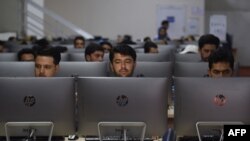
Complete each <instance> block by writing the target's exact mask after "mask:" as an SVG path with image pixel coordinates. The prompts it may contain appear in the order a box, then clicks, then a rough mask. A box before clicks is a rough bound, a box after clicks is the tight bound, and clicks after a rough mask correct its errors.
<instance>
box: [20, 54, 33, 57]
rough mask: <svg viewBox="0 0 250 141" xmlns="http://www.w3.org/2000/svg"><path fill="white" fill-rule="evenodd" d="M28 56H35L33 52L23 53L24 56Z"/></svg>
mask: <svg viewBox="0 0 250 141" xmlns="http://www.w3.org/2000/svg"><path fill="white" fill-rule="evenodd" d="M24 56H25V57H26V56H34V55H33V54H32V53H24V54H22V57H24Z"/></svg>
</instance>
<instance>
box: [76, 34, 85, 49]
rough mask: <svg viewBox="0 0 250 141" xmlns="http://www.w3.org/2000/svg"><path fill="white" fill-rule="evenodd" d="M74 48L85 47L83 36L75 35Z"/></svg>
mask: <svg viewBox="0 0 250 141" xmlns="http://www.w3.org/2000/svg"><path fill="white" fill-rule="evenodd" d="M74 48H85V38H84V37H83V36H76V37H75V39H74Z"/></svg>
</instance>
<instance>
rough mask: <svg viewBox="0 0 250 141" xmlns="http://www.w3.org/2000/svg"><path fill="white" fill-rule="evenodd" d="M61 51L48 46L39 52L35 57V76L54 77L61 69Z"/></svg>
mask: <svg viewBox="0 0 250 141" xmlns="http://www.w3.org/2000/svg"><path fill="white" fill-rule="evenodd" d="M60 60H61V55H60V52H58V51H57V50H56V49H55V48H46V49H43V50H40V51H38V52H37V54H36V57H35V76H36V77H53V76H55V75H56V73H57V72H58V70H59V62H60Z"/></svg>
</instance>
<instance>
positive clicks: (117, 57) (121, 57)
mask: <svg viewBox="0 0 250 141" xmlns="http://www.w3.org/2000/svg"><path fill="white" fill-rule="evenodd" d="M127 59H129V60H133V58H132V56H130V55H123V54H121V53H115V54H114V60H127Z"/></svg>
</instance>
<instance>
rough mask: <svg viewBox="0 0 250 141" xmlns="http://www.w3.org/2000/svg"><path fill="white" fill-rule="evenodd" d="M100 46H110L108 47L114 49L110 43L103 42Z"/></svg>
mask: <svg viewBox="0 0 250 141" xmlns="http://www.w3.org/2000/svg"><path fill="white" fill-rule="evenodd" d="M100 45H101V46H103V45H108V46H110V47H111V49H112V48H113V45H112V44H111V43H110V42H108V41H103V42H101V43H100Z"/></svg>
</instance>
